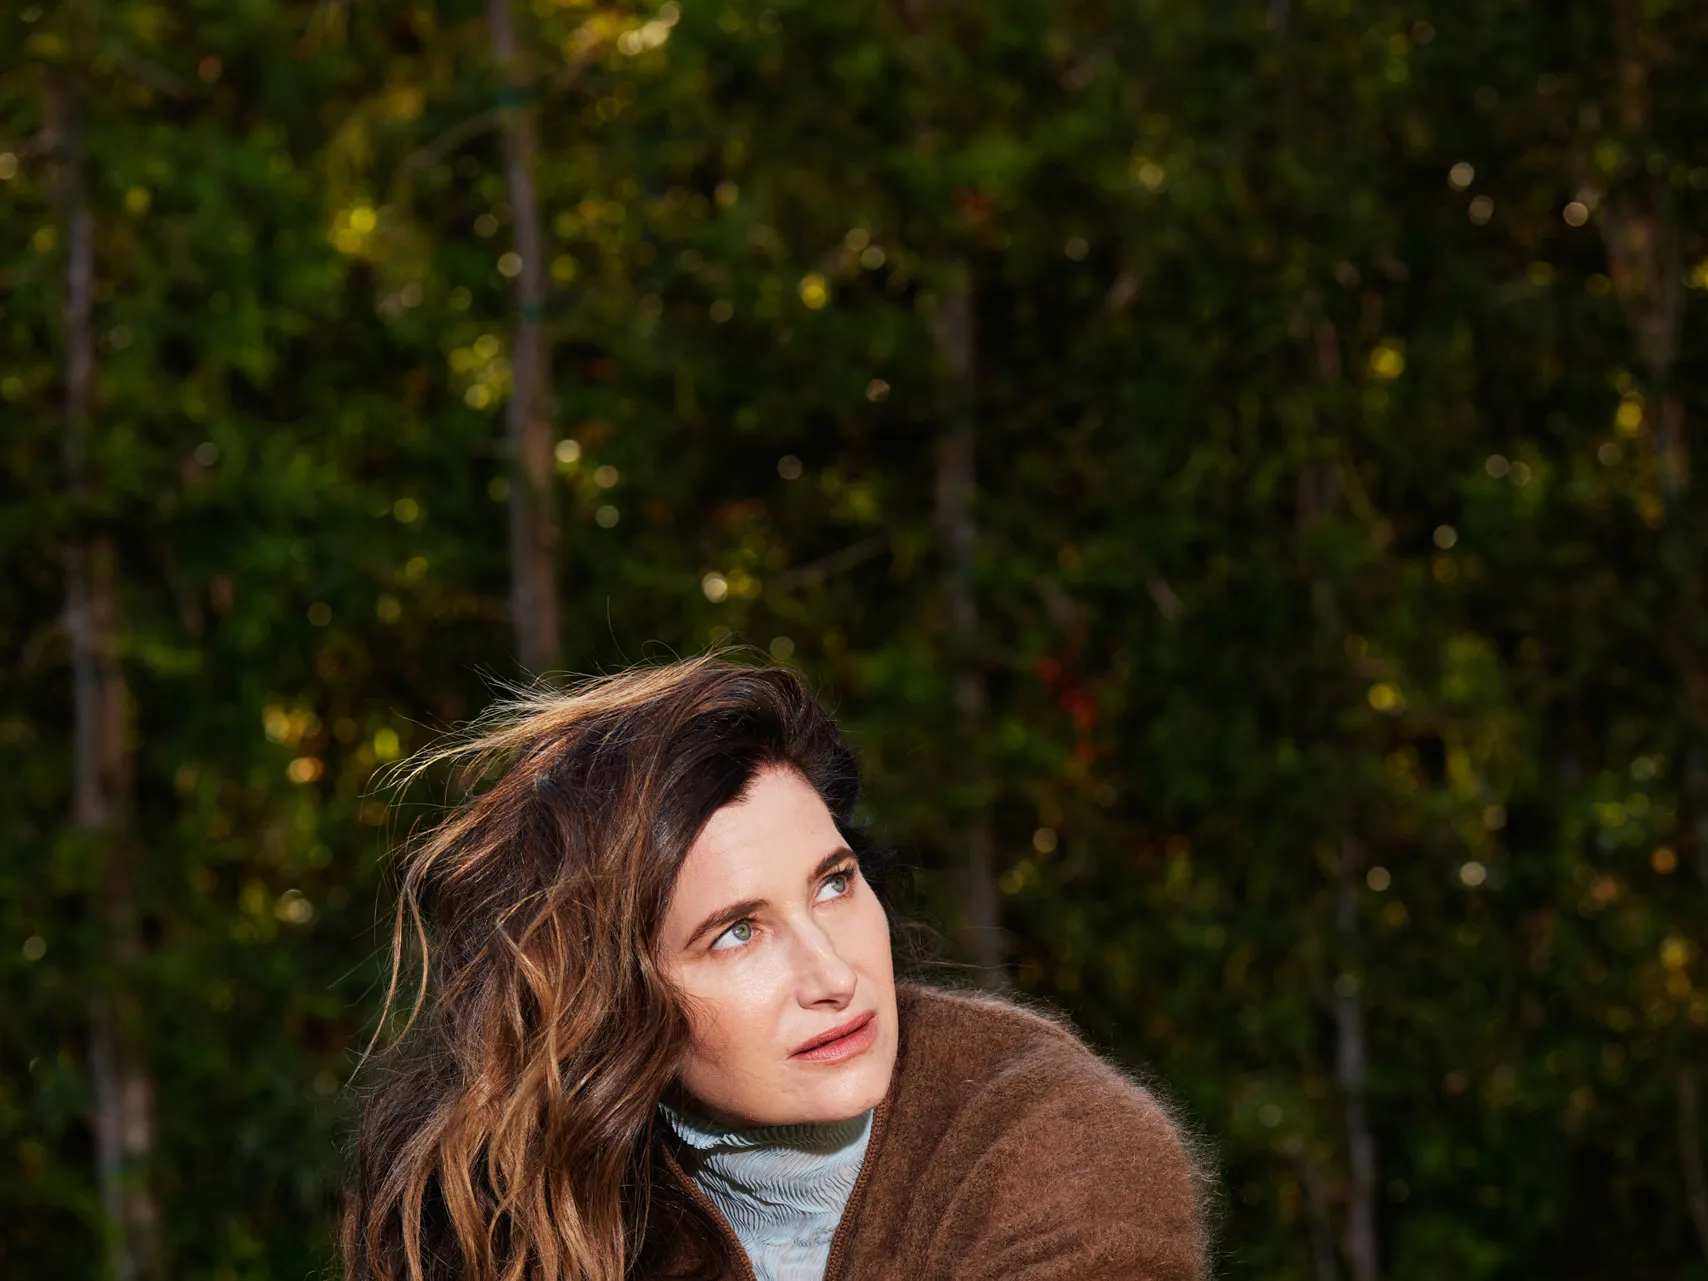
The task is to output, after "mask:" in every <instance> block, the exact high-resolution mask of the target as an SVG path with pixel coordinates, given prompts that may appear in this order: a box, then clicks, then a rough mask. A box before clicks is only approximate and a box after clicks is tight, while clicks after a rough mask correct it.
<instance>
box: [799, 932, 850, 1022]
mask: <svg viewBox="0 0 1708 1281" xmlns="http://www.w3.org/2000/svg"><path fill="white" fill-rule="evenodd" d="M795 958H796V965H797V966H798V972H797V975H796V981H797V983H798V984H799V988H800V1000H801V1004H802V1005H820V1004H825V1003H834V1004H839V1005H840V1004H845V1003H846V1002H847V1001H848V1000H849V999H850V998H851V997H852V996H853V995H854V984H855V977H856V976H855V973H854V967H853V966H852V965H850V964H849V963H848V962H847V960H845V959H844V958H843V956H842V953H841V952H840V951H839V950H837V947H836V940H835V939H833V938H831V936H830V935H829V934H828V933H826V932H825V931H824V930H823V929H822V928H820V927H819V926H818V925H817V924H816V923H815V924H812V925H809V926H807V927H805V928H804V929H803V930H801V932H800V933H799V934H798V935H797V945H796V948H795Z"/></svg>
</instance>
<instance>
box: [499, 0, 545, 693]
mask: <svg viewBox="0 0 1708 1281" xmlns="http://www.w3.org/2000/svg"><path fill="white" fill-rule="evenodd" d="M487 25H488V27H489V28H490V31H491V35H492V56H493V60H494V62H496V63H497V66H498V75H499V83H500V88H499V96H498V101H499V106H500V108H501V109H502V111H503V113H504V128H503V137H504V169H505V176H506V179H507V181H508V183H509V188H510V211H511V219H512V224H513V226H514V237H515V239H514V249H515V252H516V255H517V256H518V257H519V258H521V260H522V265H521V270H520V271H519V272H518V273H517V275H516V303H517V319H516V338H515V342H514V344H513V349H512V351H511V357H510V369H511V378H512V380H513V389H512V391H511V394H510V402H509V404H508V405H507V406H506V407H505V416H506V425H507V428H508V434H509V446H510V460H511V473H510V474H511V481H510V614H511V621H512V625H513V627H514V629H515V635H516V657H517V659H518V661H520V663H521V664H522V666H523V667H525V668H527V669H528V670H529V671H531V672H536V673H537V672H540V671H543V670H545V669H546V668H549V667H551V666H552V665H553V664H555V663H556V662H557V660H558V644H559V642H558V601H557V556H558V543H559V533H558V525H557V504H556V502H555V499H554V496H553V493H552V446H553V441H552V433H551V421H550V405H551V360H550V356H549V353H548V352H547V350H546V338H545V327H544V320H545V306H546V262H545V244H544V239H543V237H542V235H541V233H540V199H539V192H538V190H537V189H536V187H535V182H534V171H535V167H536V164H537V162H538V158H539V151H540V142H539V126H538V120H537V118H536V112H535V108H534V105H533V103H532V102H531V101H530V100H529V94H530V93H531V88H532V87H531V85H530V82H529V80H528V77H527V75H526V71H525V65H524V61H523V59H522V57H521V53H520V51H519V50H518V48H517V43H516V30H515V25H514V23H513V21H512V17H511V12H510V0H487Z"/></svg>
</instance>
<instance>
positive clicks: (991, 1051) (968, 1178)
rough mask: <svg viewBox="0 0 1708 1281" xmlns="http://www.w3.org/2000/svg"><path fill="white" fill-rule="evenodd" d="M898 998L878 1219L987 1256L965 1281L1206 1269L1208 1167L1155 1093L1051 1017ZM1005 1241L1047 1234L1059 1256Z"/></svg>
mask: <svg viewBox="0 0 1708 1281" xmlns="http://www.w3.org/2000/svg"><path fill="white" fill-rule="evenodd" d="M897 1001H898V1013H899V1017H900V1024H901V1055H900V1057H899V1058H898V1060H897V1064H898V1066H897V1071H896V1078H895V1084H894V1089H893V1091H892V1095H891V1101H890V1106H889V1109H888V1115H887V1124H886V1129H887V1131H888V1133H887V1134H886V1136H885V1142H884V1149H885V1150H884V1154H883V1158H882V1162H881V1164H882V1169H881V1170H880V1175H881V1177H880V1178H879V1179H877V1180H875V1182H876V1183H877V1184H879V1185H881V1189H880V1190H878V1191H877V1192H876V1195H875V1199H874V1204H875V1206H876V1205H877V1204H878V1203H882V1205H881V1209H880V1215H879V1217H880V1218H884V1217H888V1218H891V1219H894V1220H906V1221H913V1220H917V1221H920V1222H923V1223H927V1224H929V1225H931V1226H930V1229H929V1232H930V1236H931V1239H932V1241H933V1242H934V1243H935V1244H934V1246H933V1249H934V1250H936V1251H938V1252H939V1253H942V1254H943V1255H944V1257H949V1256H950V1255H953V1256H954V1257H956V1258H958V1259H961V1260H962V1261H963V1262H964V1261H965V1260H967V1259H974V1260H975V1261H978V1262H977V1266H972V1265H969V1267H970V1271H969V1270H965V1269H962V1270H960V1271H954V1270H951V1271H954V1275H990V1276H1015V1277H1027V1278H1032V1277H1037V1278H1039V1281H1044V1279H1045V1278H1048V1279H1049V1281H1056V1279H1057V1278H1066V1277H1093V1276H1096V1277H1103V1276H1145V1277H1151V1278H1157V1279H1164V1278H1166V1279H1168V1281H1186V1279H1188V1278H1197V1277H1200V1276H1202V1275H1203V1271H1204V1256H1205V1248H1206V1238H1205V1235H1204V1230H1205V1229H1204V1209H1205V1203H1206V1194H1207V1191H1208V1178H1207V1175H1206V1169H1207V1163H1206V1162H1204V1161H1203V1160H1202V1159H1201V1158H1200V1156H1199V1153H1198V1151H1197V1150H1196V1145H1195V1144H1194V1143H1193V1142H1192V1140H1191V1138H1190V1135H1189V1132H1188V1131H1187V1129H1186V1127H1185V1126H1183V1125H1182V1124H1180V1122H1179V1121H1178V1120H1177V1119H1176V1115H1175V1113H1174V1112H1173V1110H1172V1109H1171V1108H1170V1107H1168V1106H1167V1105H1166V1104H1164V1103H1163V1102H1162V1101H1161V1100H1160V1099H1159V1098H1158V1096H1157V1094H1156V1093H1155V1092H1154V1091H1153V1090H1151V1089H1149V1088H1146V1086H1144V1085H1142V1084H1141V1083H1140V1082H1138V1081H1137V1080H1135V1079H1134V1078H1133V1077H1132V1076H1131V1075H1130V1074H1129V1073H1128V1072H1127V1071H1124V1070H1122V1069H1120V1068H1118V1067H1116V1066H1114V1065H1112V1064H1110V1063H1108V1062H1106V1061H1105V1060H1104V1059H1103V1058H1102V1057H1100V1056H1099V1055H1098V1054H1097V1053H1095V1052H1094V1051H1093V1050H1092V1049H1091V1048H1090V1047H1089V1046H1087V1045H1086V1044H1085V1042H1084V1041H1082V1040H1081V1039H1080V1038H1079V1036H1078V1035H1076V1034H1075V1032H1074V1031H1073V1029H1072V1028H1071V1027H1070V1026H1069V1025H1068V1024H1067V1023H1066V1021H1065V1020H1063V1019H1061V1018H1060V1017H1059V1016H1056V1015H1054V1014H1051V1013H1047V1012H1044V1011H1040V1010H1037V1009H1033V1008H1028V1007H1027V1006H1025V1005H1021V1004H1018V1003H1016V1002H1014V1001H1012V1000H1007V999H1004V998H1002V997H998V996H994V995H989V994H985V993H971V992H955V991H944V990H942V989H938V988H930V987H923V986H918V985H911V984H910V985H905V986H903V987H901V988H898V990H897ZM1092 1207H1098V1208H1097V1209H1096V1210H1095V1211H1094V1210H1093V1209H1092ZM993 1224H994V1225H999V1229H993V1228H992V1226H991V1225H993ZM993 1231H995V1235H992V1232H993ZM1003 1242H1008V1243H1010V1244H1013V1243H1026V1242H1029V1243H1031V1245H1030V1246H1027V1245H1014V1248H1015V1249H1017V1250H1020V1251H1021V1252H1022V1253H1024V1252H1025V1250H1026V1249H1030V1248H1033V1247H1039V1248H1041V1246H1040V1243H1047V1244H1048V1251H1047V1253H1049V1254H1051V1256H1052V1257H1053V1258H1054V1259H1055V1260H1056V1262H1055V1263H1054V1264H1052V1265H1051V1267H1050V1268H1044V1269H1042V1270H1037V1269H1033V1270H1030V1271H1029V1270H1028V1269H1027V1268H1025V1267H1021V1266H1019V1265H1018V1264H1017V1263H1016V1262H1015V1260H1014V1259H1011V1258H1009V1257H1008V1256H1007V1255H1005V1254H1002V1253H1001V1248H1006V1247H1003V1245H1002V1243H1003ZM889 1246H893V1247H894V1248H895V1249H898V1250H899V1249H900V1248H901V1246H900V1244H899V1239H898V1241H895V1242H890V1243H889ZM999 1247H1000V1248H999ZM992 1250H996V1251H997V1254H996V1255H992V1256H991V1257H990V1258H988V1259H987V1258H985V1255H984V1254H981V1253H980V1251H985V1252H987V1253H988V1252H989V1251H992ZM987 1265H988V1266H987ZM921 1275H936V1273H934V1272H932V1271H931V1270H930V1269H927V1270H926V1271H924V1272H922V1273H921ZM945 1275H947V1273H945Z"/></svg>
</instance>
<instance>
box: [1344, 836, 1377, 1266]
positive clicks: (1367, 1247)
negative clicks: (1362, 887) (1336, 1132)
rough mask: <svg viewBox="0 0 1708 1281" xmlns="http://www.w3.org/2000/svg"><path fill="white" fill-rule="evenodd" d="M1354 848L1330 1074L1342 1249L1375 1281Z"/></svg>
mask: <svg viewBox="0 0 1708 1281" xmlns="http://www.w3.org/2000/svg"><path fill="white" fill-rule="evenodd" d="M1359 863H1360V859H1359V852H1358V847H1357V844H1356V843H1355V842H1353V841H1352V840H1350V839H1348V840H1345V841H1343V842H1342V843H1341V851H1340V887H1339V903H1338V905H1337V913H1336V915H1337V924H1338V927H1339V933H1340V944H1341V952H1342V957H1343V963H1342V966H1341V972H1340V975H1339V977H1338V978H1337V979H1336V980H1335V985H1334V988H1335V991H1334V1021H1335V1032H1336V1036H1335V1076H1336V1079H1337V1080H1338V1081H1339V1083H1340V1094H1341V1098H1342V1100H1343V1101H1344V1103H1345V1107H1346V1149H1347V1157H1348V1166H1349V1172H1350V1174H1351V1179H1352V1186H1351V1189H1350V1191H1349V1192H1348V1196H1347V1206H1346V1252H1347V1254H1348V1255H1349V1256H1350V1257H1351V1260H1352V1276H1353V1281H1377V1276H1378V1274H1379V1273H1378V1268H1377V1250H1376V1140H1375V1137H1374V1136H1373V1135H1372V1134H1371V1133H1370V1122H1369V1118H1368V1117H1367V1116H1366V1115H1365V1111H1364V1074H1365V1044H1364V1015H1363V1009H1362V1005H1361V998H1360V994H1359V990H1358V977H1357V974H1356V973H1355V972H1354V970H1353V968H1352V960H1353V956H1354V955H1355V952H1354V948H1355V945H1356V940H1357V934H1358V868H1359Z"/></svg>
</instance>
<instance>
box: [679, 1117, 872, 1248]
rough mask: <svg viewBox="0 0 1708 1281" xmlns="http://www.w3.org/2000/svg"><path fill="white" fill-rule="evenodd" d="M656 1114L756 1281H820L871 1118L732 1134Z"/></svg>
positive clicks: (709, 1123) (696, 1121) (869, 1132)
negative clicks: (676, 1141) (677, 1142)
mask: <svg viewBox="0 0 1708 1281" xmlns="http://www.w3.org/2000/svg"><path fill="white" fill-rule="evenodd" d="M659 1107H660V1109H661V1110H662V1111H663V1113H664V1115H665V1117H666V1119H667V1120H668V1121H669V1122H670V1128H671V1129H672V1130H674V1131H675V1132H676V1134H677V1135H678V1136H680V1138H681V1139H682V1142H683V1144H684V1145H685V1146H686V1148H687V1151H686V1152H684V1153H683V1154H682V1155H683V1168H684V1170H686V1171H687V1173H688V1175H689V1177H691V1178H692V1179H693V1180H694V1182H695V1183H697V1184H698V1185H699V1186H700V1189H701V1190H702V1191H703V1192H704V1193H705V1194H706V1196H707V1197H708V1198H710V1200H711V1202H712V1204H713V1205H714V1206H716V1207H717V1209H718V1211H719V1213H721V1214H722V1215H723V1216H724V1218H725V1219H727V1220H729V1225H730V1227H732V1228H734V1229H735V1235H736V1237H737V1238H738V1239H739V1240H740V1241H741V1245H742V1248H743V1249H744V1250H746V1251H747V1257H748V1259H749V1260H751V1262H752V1264H753V1273H754V1276H755V1277H757V1278H758V1281H823V1277H824V1266H825V1263H826V1262H827V1260H828V1259H829V1256H830V1240H831V1238H832V1237H833V1236H835V1235H836V1225H837V1224H838V1223H840V1222H841V1221H842V1211H843V1209H844V1208H845V1207H846V1206H847V1204H848V1196H849V1194H850V1193H851V1192H852V1191H853V1190H854V1181H855V1180H856V1179H857V1178H859V1177H860V1163H861V1162H862V1161H863V1160H864V1159H865V1156H866V1144H867V1141H868V1140H869V1139H870V1138H871V1136H872V1113H871V1112H870V1111H866V1112H862V1113H861V1114H860V1115H859V1116H857V1117H854V1118H852V1119H851V1120H847V1121H815V1122H807V1123H803V1124H800V1125H772V1126H765V1127H763V1128H760V1129H754V1130H735V1129H730V1128H728V1127H726V1126H722V1125H718V1124H717V1123H715V1122H712V1121H708V1120H707V1119H706V1118H705V1117H702V1116H696V1115H695V1114H694V1113H692V1112H686V1111H683V1110H680V1109H678V1108H675V1107H672V1106H671V1105H669V1104H667V1103H661V1104H660V1105H659Z"/></svg>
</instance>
